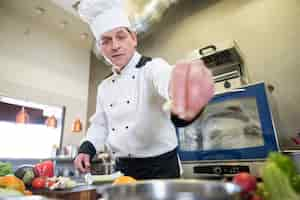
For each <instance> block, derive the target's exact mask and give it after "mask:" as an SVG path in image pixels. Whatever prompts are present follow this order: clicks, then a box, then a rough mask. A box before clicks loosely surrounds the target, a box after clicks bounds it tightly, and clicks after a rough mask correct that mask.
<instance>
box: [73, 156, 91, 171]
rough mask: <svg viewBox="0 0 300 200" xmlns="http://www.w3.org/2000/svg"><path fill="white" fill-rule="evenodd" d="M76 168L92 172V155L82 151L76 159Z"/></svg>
mask: <svg viewBox="0 0 300 200" xmlns="http://www.w3.org/2000/svg"><path fill="white" fill-rule="evenodd" d="M74 165H75V168H76V169H78V170H79V171H80V172H81V173H87V172H90V165H91V164H90V155H89V154H85V153H80V154H78V155H77V157H76V158H75V160H74Z"/></svg>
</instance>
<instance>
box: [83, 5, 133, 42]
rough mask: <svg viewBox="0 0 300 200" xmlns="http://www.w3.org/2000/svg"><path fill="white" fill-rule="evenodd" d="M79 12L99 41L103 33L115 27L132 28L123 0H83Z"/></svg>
mask: <svg viewBox="0 0 300 200" xmlns="http://www.w3.org/2000/svg"><path fill="white" fill-rule="evenodd" d="M78 12H79V15H80V17H81V18H82V19H83V20H84V21H85V22H86V23H88V24H89V26H90V28H91V31H92V33H93V35H94V37H95V38H96V40H97V41H98V40H99V39H100V36H101V35H102V34H103V33H105V32H107V31H110V30H112V29H114V28H117V27H127V28H131V25H130V21H129V19H128V15H127V14H126V11H125V8H124V5H123V2H122V0H82V1H81V2H80V4H79V8H78Z"/></svg>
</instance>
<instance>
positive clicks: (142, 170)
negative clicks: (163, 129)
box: [116, 149, 180, 180]
mask: <svg viewBox="0 0 300 200" xmlns="http://www.w3.org/2000/svg"><path fill="white" fill-rule="evenodd" d="M116 170H117V171H121V172H122V173H123V174H124V175H125V176H131V177H133V178H135V179H138V180H140V179H162V178H164V179H171V178H179V177H180V167H179V163H178V158H177V151H176V149H174V150H173V151H170V152H167V153H164V154H162V155H159V156H155V157H147V158H117V159H116Z"/></svg>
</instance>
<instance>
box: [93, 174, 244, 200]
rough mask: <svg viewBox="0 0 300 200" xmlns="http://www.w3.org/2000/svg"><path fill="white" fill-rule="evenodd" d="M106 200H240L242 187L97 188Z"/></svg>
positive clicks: (160, 183)
mask: <svg viewBox="0 0 300 200" xmlns="http://www.w3.org/2000/svg"><path fill="white" fill-rule="evenodd" d="M97 193H98V194H102V197H103V198H104V199H105V200H124V199H130V200H229V199H232V200H239V199H241V198H240V187H238V186H237V185H234V184H232V183H223V182H217V181H207V180H184V179H177V180H151V181H142V182H138V183H136V184H126V185H110V186H108V185H106V186H103V187H98V188H97Z"/></svg>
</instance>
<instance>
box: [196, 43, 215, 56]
mask: <svg viewBox="0 0 300 200" xmlns="http://www.w3.org/2000/svg"><path fill="white" fill-rule="evenodd" d="M207 49H212V50H213V51H214V52H215V51H216V50H217V47H216V46H215V45H208V46H206V47H203V48H201V49H199V54H200V55H202V56H204V55H205V54H204V51H205V50H207Z"/></svg>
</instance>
